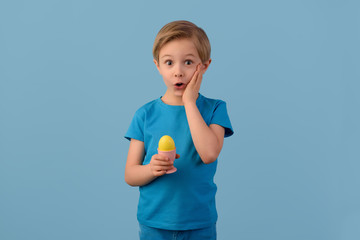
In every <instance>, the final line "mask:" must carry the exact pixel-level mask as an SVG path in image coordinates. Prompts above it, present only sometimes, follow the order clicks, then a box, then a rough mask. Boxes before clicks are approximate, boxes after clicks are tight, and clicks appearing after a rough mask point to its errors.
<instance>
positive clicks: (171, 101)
mask: <svg viewBox="0 0 360 240" xmlns="http://www.w3.org/2000/svg"><path fill="white" fill-rule="evenodd" d="M161 100H162V101H163V102H164V103H165V104H167V105H174V106H183V105H184V103H183V101H182V96H170V94H169V93H168V92H166V93H165V94H164V96H162V98H161Z"/></svg>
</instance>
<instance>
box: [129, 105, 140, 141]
mask: <svg viewBox="0 0 360 240" xmlns="http://www.w3.org/2000/svg"><path fill="white" fill-rule="evenodd" d="M125 138H126V139H128V140H131V139H132V138H133V139H136V140H139V141H144V113H143V111H141V109H139V110H137V111H136V112H135V115H134V117H133V119H132V121H131V123H130V126H129V129H128V130H127V132H126V134H125Z"/></svg>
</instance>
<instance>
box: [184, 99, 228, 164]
mask: <svg viewBox="0 0 360 240" xmlns="http://www.w3.org/2000/svg"><path fill="white" fill-rule="evenodd" d="M184 106H185V111H186V116H187V119H188V123H189V128H190V132H191V137H192V140H193V142H194V145H195V148H196V150H197V152H198V153H199V155H200V158H201V160H202V161H203V162H204V163H206V164H209V163H212V162H214V161H215V160H216V159H217V157H218V155H219V154H220V150H221V147H220V143H219V141H218V139H217V137H216V135H215V133H214V132H213V131H212V130H211V129H210V127H209V126H208V125H207V124H206V123H205V121H204V119H203V118H202V116H201V113H200V112H199V109H198V108H197V106H196V103H187V104H185V105H184Z"/></svg>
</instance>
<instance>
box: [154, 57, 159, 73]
mask: <svg viewBox="0 0 360 240" xmlns="http://www.w3.org/2000/svg"><path fill="white" fill-rule="evenodd" d="M154 63H155V65H156V68H157V69H158V71H160V69H159V63H158V62H157V61H156V59H154Z"/></svg>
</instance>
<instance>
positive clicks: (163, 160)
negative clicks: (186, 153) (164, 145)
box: [149, 154, 180, 177]
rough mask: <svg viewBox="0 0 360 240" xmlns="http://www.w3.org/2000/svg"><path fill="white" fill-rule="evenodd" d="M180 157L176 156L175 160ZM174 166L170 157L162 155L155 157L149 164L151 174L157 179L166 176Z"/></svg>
mask: <svg viewBox="0 0 360 240" xmlns="http://www.w3.org/2000/svg"><path fill="white" fill-rule="evenodd" d="M179 157H180V155H179V154H176V157H175V159H178V158H179ZM173 165H174V164H173V163H172V162H171V161H170V160H169V158H168V157H165V156H162V155H160V154H155V155H153V156H152V157H151V160H150V163H149V166H150V169H151V172H152V174H153V175H154V176H155V177H160V176H162V175H164V174H166V171H167V170H170V169H172V167H173Z"/></svg>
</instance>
